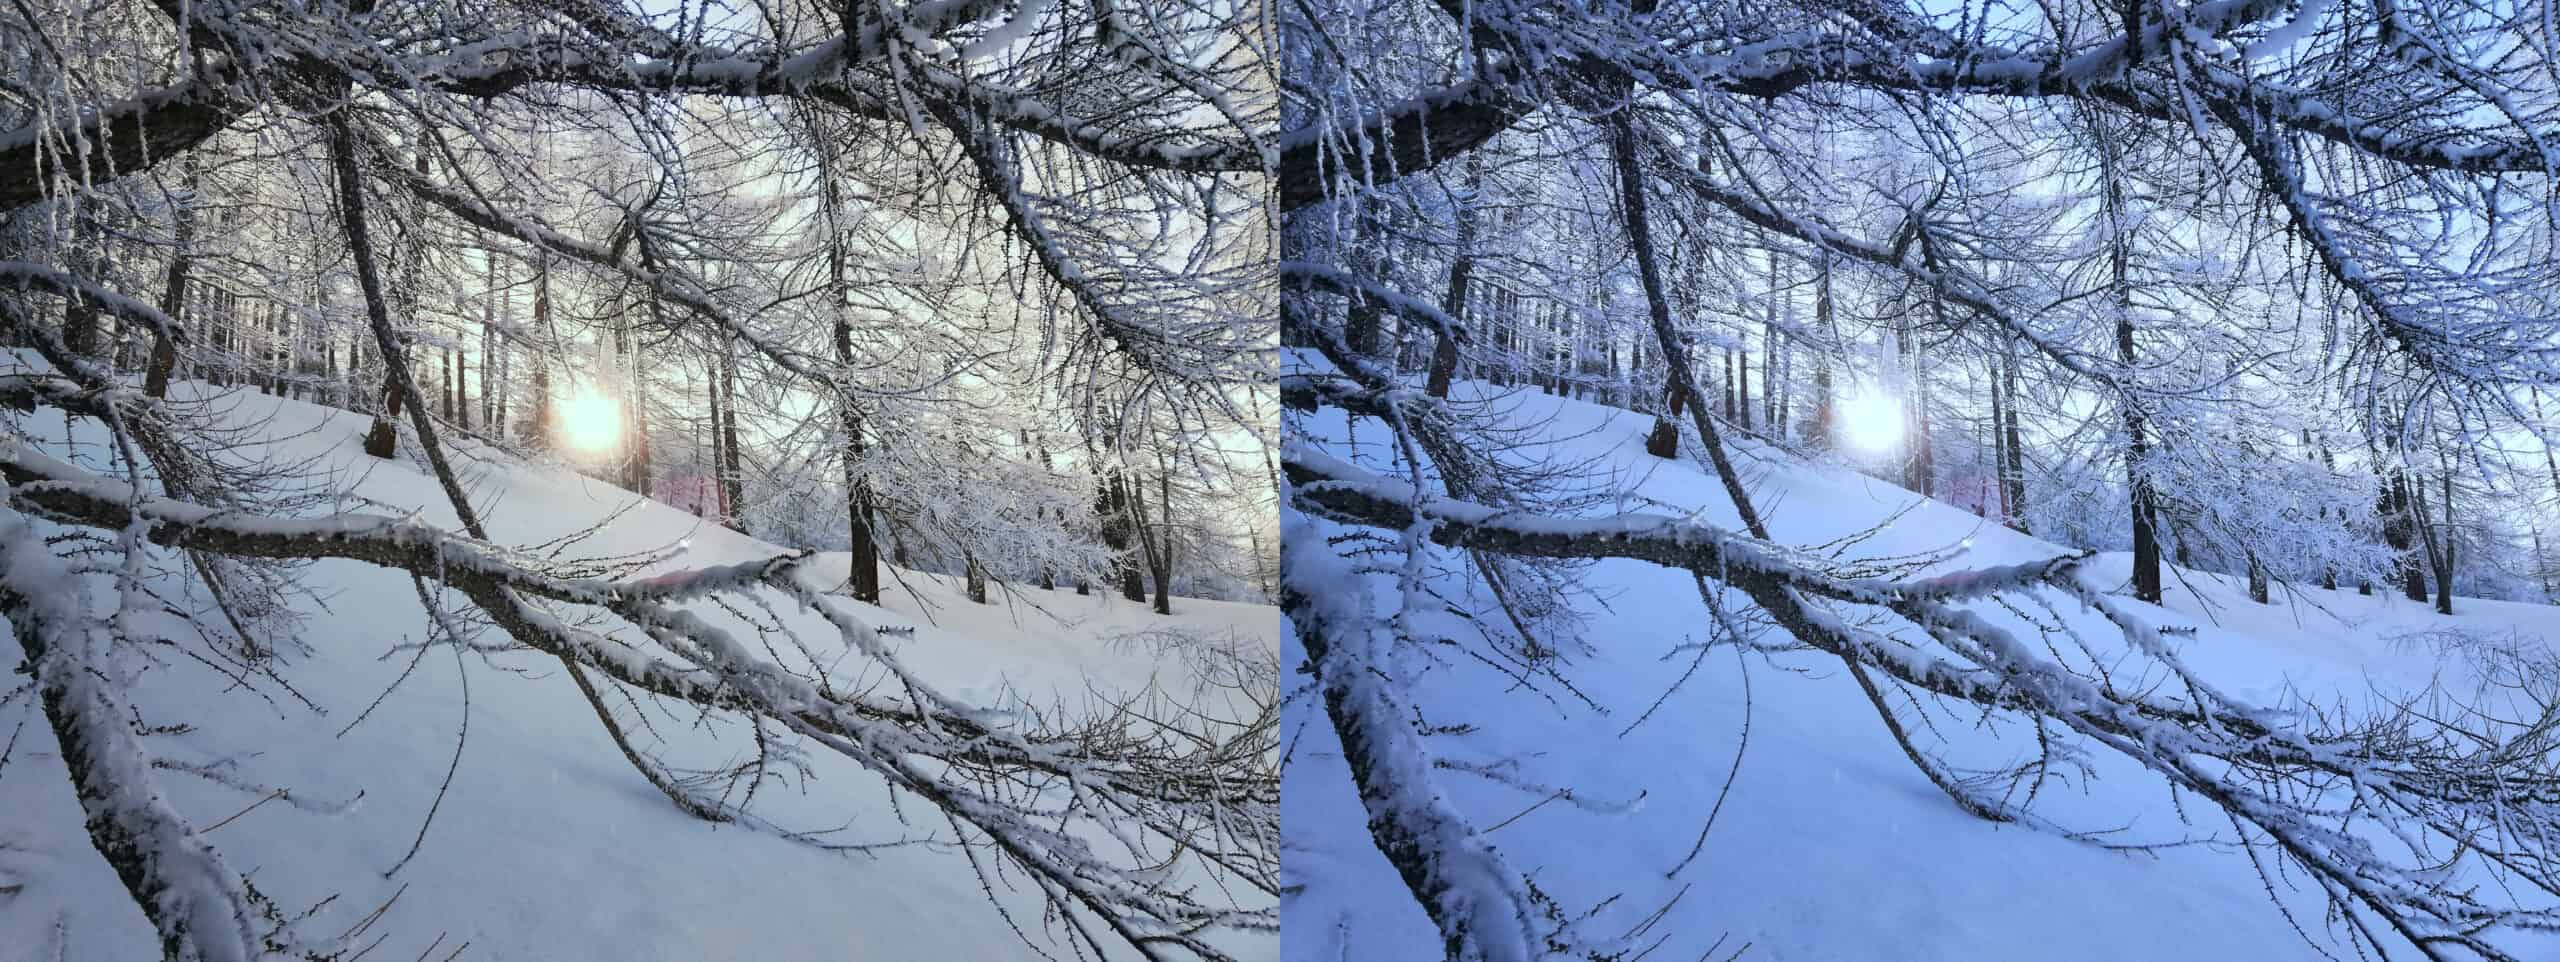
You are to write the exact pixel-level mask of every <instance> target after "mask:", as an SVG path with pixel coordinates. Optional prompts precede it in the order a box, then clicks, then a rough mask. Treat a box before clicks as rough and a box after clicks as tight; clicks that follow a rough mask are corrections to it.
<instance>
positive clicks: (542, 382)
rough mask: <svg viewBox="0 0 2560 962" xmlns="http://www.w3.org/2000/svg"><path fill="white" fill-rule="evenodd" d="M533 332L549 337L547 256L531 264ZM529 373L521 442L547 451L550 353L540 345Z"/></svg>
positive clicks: (549, 266) (548, 265)
mask: <svg viewBox="0 0 2560 962" xmlns="http://www.w3.org/2000/svg"><path fill="white" fill-rule="evenodd" d="M533 329H534V331H535V332H536V333H538V334H542V335H546V336H547V335H549V334H550V333H551V255H550V254H548V253H544V254H539V255H537V259H536V260H535V261H534V267H533ZM530 373H531V377H530V379H529V380H530V383H529V384H527V385H526V387H527V388H528V389H529V390H528V391H527V393H529V394H531V395H532V397H530V398H527V399H526V403H527V404H528V405H530V407H531V410H528V411H526V412H525V429H524V442H525V444H526V445H527V446H530V447H532V448H533V449H534V450H537V451H540V450H547V449H549V448H550V447H551V353H550V351H549V350H548V349H547V345H546V344H544V343H543V342H536V344H535V347H534V351H533V370H532V371H531V372H530Z"/></svg>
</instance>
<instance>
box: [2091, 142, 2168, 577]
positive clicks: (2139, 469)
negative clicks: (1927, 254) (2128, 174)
mask: <svg viewBox="0 0 2560 962" xmlns="http://www.w3.org/2000/svg"><path fill="white" fill-rule="evenodd" d="M2101 130H2102V131H2103V127H2102V128H2101ZM2099 154H2100V159H2101V160H2102V161H2104V164H2103V167H2104V169H2103V170H2102V171H2101V172H2100V176H2101V177H2102V178H2104V179H2105V181H2106V196H2105V200H2106V215H2107V221H2108V223H2109V224H2110V225H2111V234H2112V237H2111V239H2110V242H2109V244H2108V245H2107V246H2108V250H2107V266H2108V271H2109V279H2110V282H2111V283H2112V284H2113V285H2114V288H2115V308H2116V362H2117V363H2118V364H2120V365H2122V366H2123V367H2124V369H2125V370H2127V371H2131V370H2133V365H2134V343H2133V334H2134V330H2133V288H2132V270H2133V265H2132V252H2131V250H2130V247H2131V245H2132V240H2131V239H2130V238H2128V237H2126V236H2125V230H2126V228H2125V226H2124V218H2125V211H2124V203H2125V201H2124V186H2123V179H2122V178H2121V177H2119V176H2118V175H2117V173H2116V169H2115V166H2116V155H2115V146H2114V144H2113V143H2112V142H2108V141H2106V140H2105V138H2104V135H2103V133H2102V134H2101V143H2100V146H2099ZM2119 403H2121V404H2122V405H2123V406H2124V434H2125V445H2124V453H2125V457H2124V462H2125V484H2126V486H2127V488H2128V490H2129V491H2130V492H2131V495H2132V497H2131V500H2132V502H2133V596H2134V597H2135V598H2138V599H2141V600H2143V601H2149V602H2154V603H2157V602H2158V601H2159V600H2160V535H2159V531H2158V527H2159V522H2158V511H2159V506H2158V500H2157V497H2156V495H2155V494H2154V492H2153V491H2152V488H2151V469H2150V467H2149V463H2148V462H2149V461H2150V451H2151V446H2150V439H2149V437H2148V425H2146V424H2145V423H2144V421H2143V414H2142V405H2141V404H2140V403H2139V402H2138V401H2136V400H2135V399H2133V398H2130V397H2128V398H2123V399H2121V401H2120V402H2119Z"/></svg>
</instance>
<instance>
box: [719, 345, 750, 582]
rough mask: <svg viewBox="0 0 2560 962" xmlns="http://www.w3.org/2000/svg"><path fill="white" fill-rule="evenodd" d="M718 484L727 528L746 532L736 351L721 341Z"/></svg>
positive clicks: (743, 466) (743, 463)
mask: <svg viewBox="0 0 2560 962" xmlns="http://www.w3.org/2000/svg"><path fill="white" fill-rule="evenodd" d="M720 398H721V402H722V403H721V405H720V457H721V465H720V486H721V490H722V492H723V493H724V494H725V495H726V497H727V499H728V502H729V516H728V519H727V520H728V523H729V528H730V529H731V530H733V531H736V532H738V533H740V534H746V533H747V522H746V519H745V518H744V517H741V515H742V513H743V511H742V509H743V507H744V505H745V504H746V501H747V472H746V467H745V465H746V460H745V458H744V457H743V456H742V455H741V454H740V452H739V450H738V351H737V344H736V343H735V342H733V341H730V340H727V339H723V340H722V341H721V342H720Z"/></svg>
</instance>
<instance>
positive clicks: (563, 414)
mask: <svg viewBox="0 0 2560 962" xmlns="http://www.w3.org/2000/svg"><path fill="white" fill-rule="evenodd" d="M560 435H561V437H562V438H563V439H565V440H567V441H568V442H569V446H570V447H572V448H576V449H578V450H580V451H610V450H612V449H613V446H614V444H615V443H617V442H619V441H621V440H622V406H621V405H619V404H616V403H614V400H613V399H612V398H610V397H606V396H605V394H604V392H602V391H598V390H596V389H595V388H594V387H593V386H586V387H580V388H578V389H577V390H576V391H575V392H574V393H572V394H570V395H569V396H568V397H566V398H562V399H561V401H560Z"/></svg>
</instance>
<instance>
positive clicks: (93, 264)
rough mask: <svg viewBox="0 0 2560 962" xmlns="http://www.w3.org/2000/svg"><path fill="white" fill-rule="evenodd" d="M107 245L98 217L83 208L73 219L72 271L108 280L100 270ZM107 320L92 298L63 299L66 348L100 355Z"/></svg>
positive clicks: (78, 295)
mask: <svg viewBox="0 0 2560 962" xmlns="http://www.w3.org/2000/svg"><path fill="white" fill-rule="evenodd" d="M105 243H106V236H105V231H104V230H103V229H102V228H100V227H99V225H98V219H97V215H95V214H92V213H90V212H89V209H88V208H87V207H86V206H83V207H81V208H80V210H79V211H78V212H76V213H74V214H73V215H72V220H71V244H70V247H71V250H70V256H69V257H67V258H65V260H67V261H69V264H68V265H66V266H68V267H70V268H71V273H73V274H76V275H78V276H81V277H89V278H94V277H104V276H106V272H105V271H103V270H100V268H101V267H103V266H105V264H106V255H105V253H104V251H103V249H102V247H103V245H104V244H105ZM103 317H104V315H103V313H102V312H100V311H99V309H98V304H97V302H96V301H93V300H90V299H89V295H87V294H82V293H80V292H78V291H73V292H71V293H70V294H68V295H65V296H64V297H63V299H62V346H63V347H66V348H69V349H70V350H71V353H73V354H79V355H82V356H91V355H95V354H97V353H98V337H99V327H100V321H101V320H102V318H103Z"/></svg>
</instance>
